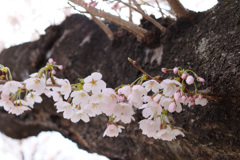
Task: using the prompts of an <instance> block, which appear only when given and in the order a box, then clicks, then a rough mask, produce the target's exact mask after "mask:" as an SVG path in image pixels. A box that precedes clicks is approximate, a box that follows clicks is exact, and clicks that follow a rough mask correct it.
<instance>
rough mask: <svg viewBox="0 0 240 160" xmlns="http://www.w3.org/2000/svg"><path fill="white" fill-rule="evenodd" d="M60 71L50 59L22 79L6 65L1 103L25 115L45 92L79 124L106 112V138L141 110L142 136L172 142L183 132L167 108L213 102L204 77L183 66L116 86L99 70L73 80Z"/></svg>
mask: <svg viewBox="0 0 240 160" xmlns="http://www.w3.org/2000/svg"><path fill="white" fill-rule="evenodd" d="M56 70H62V66H61V65H56V63H55V62H54V61H53V60H52V59H49V61H48V63H47V65H46V66H45V67H43V68H41V69H40V70H39V72H38V73H33V74H31V75H30V78H28V79H26V80H24V81H23V82H18V81H14V80H12V77H11V74H10V70H9V69H8V68H7V67H4V66H2V65H1V66H0V78H1V82H2V84H1V85H0V93H1V99H0V106H1V107H3V108H4V109H5V110H6V111H7V112H9V113H12V114H16V115H20V114H22V113H23V112H24V111H26V110H31V109H32V108H33V106H34V104H35V103H41V102H42V98H41V95H46V96H47V97H49V98H52V99H53V101H54V102H55V104H54V105H55V106H56V108H57V112H62V113H63V117H64V118H66V119H69V120H71V121H72V122H74V123H76V122H78V121H80V120H82V121H84V122H89V121H90V118H91V117H95V116H97V115H100V114H105V115H106V116H107V117H108V119H109V120H108V122H107V128H106V130H105V132H104V134H103V136H109V137H117V136H118V135H119V133H121V132H122V130H123V129H124V127H123V126H122V125H123V124H128V123H131V122H132V121H135V119H134V114H135V112H137V110H140V111H141V113H142V116H143V117H144V119H142V120H141V121H140V122H139V127H140V129H141V130H142V134H144V135H146V136H148V137H152V138H155V139H162V140H167V141H171V140H173V139H175V138H176V136H178V135H182V136H184V133H183V132H182V131H180V130H178V129H175V128H174V127H173V126H172V124H171V122H170V121H169V119H168V116H167V114H168V112H170V113H173V112H177V113H180V112H181V111H182V106H183V105H186V106H189V107H190V106H193V105H195V104H197V105H198V104H199V105H202V106H204V105H206V104H207V102H208V101H207V99H206V98H204V96H203V95H202V94H200V93H198V90H197V88H196V82H195V78H196V80H197V81H199V82H204V79H203V78H201V77H199V76H197V74H196V73H194V72H193V71H190V70H184V69H181V68H174V69H166V68H163V69H162V71H163V72H164V73H167V72H169V71H173V72H174V74H176V75H177V77H175V78H174V79H165V80H163V81H162V80H160V79H159V78H151V79H150V80H149V76H148V75H146V74H143V75H142V76H141V77H139V78H138V79H136V80H135V81H134V82H133V83H132V84H129V85H121V86H120V87H118V88H116V89H113V88H107V87H106V83H105V82H104V81H103V80H102V75H101V73H98V72H94V73H92V74H91V75H89V76H88V77H86V78H83V79H81V78H79V79H78V80H79V83H76V84H70V82H69V80H67V79H60V78H57V77H55V76H54V74H55V73H56ZM194 77H195V78H194ZM193 84H194V86H195V92H193V93H192V92H190V91H189V89H188V86H190V85H193ZM120 124H121V125H120Z"/></svg>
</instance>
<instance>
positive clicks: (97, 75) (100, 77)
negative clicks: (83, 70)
mask: <svg viewBox="0 0 240 160" xmlns="http://www.w3.org/2000/svg"><path fill="white" fill-rule="evenodd" d="M91 76H92V77H93V79H94V80H95V81H96V80H100V79H102V74H101V73H98V72H93V73H92V74H91Z"/></svg>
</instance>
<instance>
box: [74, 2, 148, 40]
mask: <svg viewBox="0 0 240 160" xmlns="http://www.w3.org/2000/svg"><path fill="white" fill-rule="evenodd" d="M70 1H71V2H72V3H74V4H77V5H79V6H81V7H83V8H85V10H86V11H87V12H88V13H90V14H92V15H94V16H97V17H102V18H104V19H106V20H109V21H111V22H113V23H115V24H117V25H119V26H121V27H123V28H124V29H126V30H127V31H129V32H131V33H133V34H134V35H136V36H137V37H138V38H140V39H144V37H145V35H146V34H147V33H148V31H147V30H146V29H144V28H141V27H139V26H137V25H135V24H133V23H131V22H128V21H125V20H123V19H121V18H120V17H117V16H114V15H112V14H109V13H106V12H104V11H103V10H99V9H96V8H94V7H92V6H87V7H86V6H84V4H85V5H86V3H85V2H84V1H83V0H70Z"/></svg>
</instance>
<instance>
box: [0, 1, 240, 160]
mask: <svg viewBox="0 0 240 160" xmlns="http://www.w3.org/2000/svg"><path fill="white" fill-rule="evenodd" d="M160 21H161V22H163V21H164V22H165V23H166V24H163V23H162V24H163V25H165V26H167V27H168V28H169V31H168V34H166V35H165V37H161V38H159V39H158V41H156V40H155V41H152V42H154V43H155V44H154V45H152V46H155V48H148V47H146V45H144V44H142V43H140V42H138V41H137V40H136V38H135V37H134V35H131V34H129V33H127V32H125V31H124V30H121V29H117V27H115V26H113V25H110V27H111V28H112V29H113V30H115V33H116V38H115V40H114V41H113V42H110V41H109V40H108V38H107V36H106V35H105V34H104V33H103V31H101V29H100V28H98V26H97V25H96V24H94V22H92V21H90V20H88V19H87V18H86V17H83V16H80V15H73V16H71V17H69V18H67V19H66V20H65V21H64V22H63V23H62V24H61V25H59V26H52V27H50V28H48V30H47V33H46V35H44V36H42V37H41V39H40V40H38V41H35V42H30V43H25V44H22V45H20V46H15V47H11V48H9V49H7V50H4V51H3V52H2V54H1V55H0V58H1V59H0V63H1V64H3V65H6V66H8V67H9V68H10V69H11V70H12V72H13V77H15V79H17V80H23V79H25V78H26V77H27V75H29V74H30V73H32V72H34V71H37V70H38V69H39V68H40V67H41V66H42V65H44V64H45V62H46V61H47V59H48V58H49V57H53V58H54V60H56V61H57V62H58V63H59V64H63V66H65V69H64V71H63V72H62V73H61V75H60V76H63V77H66V78H68V79H70V80H71V81H72V82H76V81H75V80H76V78H77V77H86V76H88V75H89V74H91V73H92V72H93V71H100V72H101V73H102V74H103V79H104V80H105V81H107V84H108V86H109V87H116V86H118V85H119V84H122V83H130V82H131V81H133V80H134V79H135V78H136V77H137V76H139V75H140V72H139V71H137V70H136V69H135V68H134V67H133V66H131V64H130V63H129V62H128V61H127V57H131V58H132V59H134V60H136V61H137V62H139V63H140V64H141V66H143V68H144V69H145V70H147V71H148V73H150V74H151V75H157V74H161V71H160V70H161V67H169V68H173V67H174V66H180V67H182V68H188V69H192V70H194V71H196V72H197V73H198V74H199V75H201V76H203V77H205V78H206V84H205V86H203V88H209V89H210V90H211V94H212V95H214V96H216V97H217V101H210V102H209V104H208V105H207V106H205V107H201V106H195V107H191V108H188V107H184V112H181V113H180V114H175V113H174V114H172V117H171V118H172V121H173V125H176V126H179V127H181V128H182V129H183V132H184V133H185V135H186V137H178V138H177V139H176V140H174V141H172V142H165V141H161V140H154V139H151V138H147V137H146V136H144V135H142V134H141V131H140V130H139V128H138V124H137V123H131V124H130V125H126V126H125V127H126V129H125V130H124V131H123V133H122V134H120V136H119V137H118V138H108V137H104V138H103V137H102V134H103V132H104V130H105V128H106V122H107V118H106V117H104V116H99V117H96V118H92V119H91V122H90V123H87V124H85V123H84V122H79V123H76V124H74V123H71V122H70V121H69V120H66V119H63V118H62V115H61V114H57V113H56V112H55V108H54V107H53V102H52V101H50V100H45V101H44V102H43V103H42V104H40V105H36V106H35V108H34V109H33V110H32V111H29V112H26V113H24V114H23V115H20V116H15V115H10V114H7V113H6V112H5V111H3V110H1V112H0V130H1V131H2V132H4V133H5V134H7V135H8V136H11V137H13V138H25V137H28V136H31V135H36V134H38V133H39V132H40V131H46V130H55V131H59V132H61V133H62V134H63V135H64V136H65V137H67V138H69V139H71V140H73V141H75V142H76V143H77V144H78V146H79V148H83V149H85V150H87V151H89V152H97V153H99V154H103V155H106V156H107V157H109V158H110V159H119V160H125V159H126V160H127V159H128V160H132V159H133V160H161V159H163V160H172V159H188V160H190V159H193V160H195V159H198V160H202V159H204V160H205V159H221V160H222V159H240V149H239V146H240V127H239V123H240V109H239V108H240V100H239V98H240V96H239V90H240V83H239V80H240V61H239V60H240V39H239V37H240V25H239V24H240V2H239V1H235V0H231V1H220V2H219V4H218V5H217V6H215V7H214V8H213V9H211V10H209V11H206V12H204V13H198V14H196V15H195V22H194V23H192V22H188V21H186V20H184V19H179V20H178V21H177V22H176V23H174V24H172V23H170V22H169V21H167V20H160ZM143 22H144V21H143ZM168 22H169V23H168ZM142 25H143V26H144V27H145V28H147V29H149V28H152V30H153V31H154V26H151V24H150V23H147V22H145V24H142ZM155 33H158V32H155ZM155 37H157V36H155ZM156 46H158V47H156ZM141 118H142V117H141V114H140V113H137V115H136V116H135V119H136V122H138V121H139V120H140V119H141Z"/></svg>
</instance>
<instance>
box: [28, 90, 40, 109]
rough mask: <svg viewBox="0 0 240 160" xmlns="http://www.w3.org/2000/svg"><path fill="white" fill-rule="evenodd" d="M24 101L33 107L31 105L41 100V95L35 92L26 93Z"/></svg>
mask: <svg viewBox="0 0 240 160" xmlns="http://www.w3.org/2000/svg"><path fill="white" fill-rule="evenodd" d="M26 101H27V103H28V105H29V106H30V107H31V108H33V105H34V103H35V102H37V103H41V102H42V97H41V96H40V95H38V94H37V93H35V92H30V93H28V95H27V96H26Z"/></svg>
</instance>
